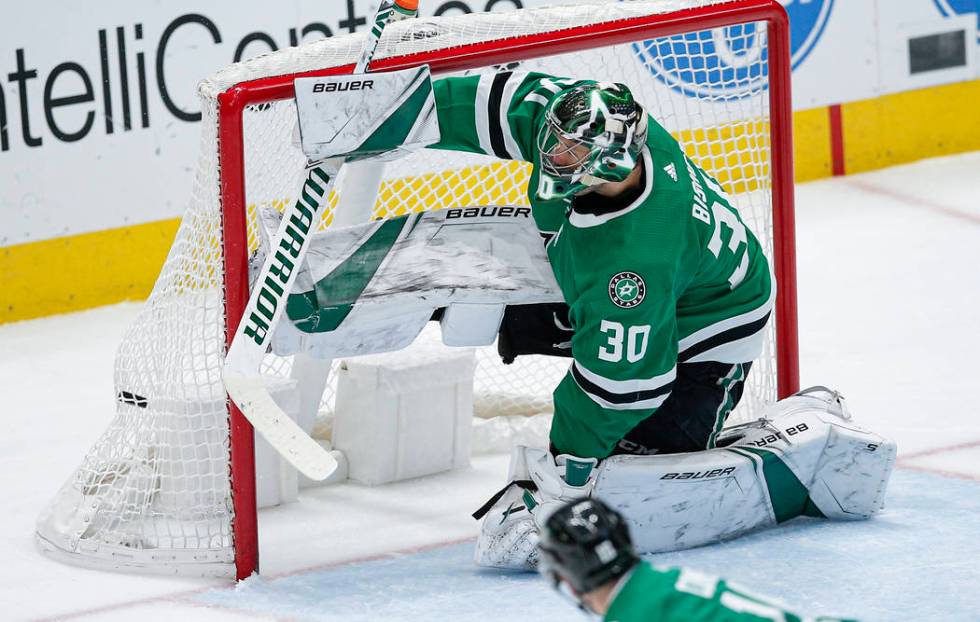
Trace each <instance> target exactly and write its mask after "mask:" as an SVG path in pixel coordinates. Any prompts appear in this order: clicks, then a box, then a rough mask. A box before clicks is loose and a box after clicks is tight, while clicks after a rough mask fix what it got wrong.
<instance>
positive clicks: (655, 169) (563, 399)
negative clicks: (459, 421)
mask: <svg viewBox="0 0 980 622" xmlns="http://www.w3.org/2000/svg"><path fill="white" fill-rule="evenodd" d="M580 83H581V82H578V81H572V80H565V79H560V78H555V77H552V76H547V75H544V74H537V73H527V72H519V71H514V72H510V71H507V72H499V73H487V74H480V75H473V76H467V77H462V78H447V79H443V80H437V81H436V82H435V84H434V89H435V98H436V107H437V113H438V117H439V129H440V132H441V136H442V137H441V140H440V142H439V143H437V144H436V145H434V148H438V149H450V150H458V151H468V152H474V153H483V154H488V155H494V156H497V157H499V158H505V159H512V160H523V161H526V162H530V163H531V164H533V165H534V170H533V172H532V175H531V180H530V183H529V185H528V197H529V199H530V202H531V206H532V214H533V217H534V220H535V223H536V224H537V227H538V229H539V231H540V233H541V235H542V236H543V238H544V239H545V241H546V245H547V252H548V257H549V259H550V261H551V265H552V268H553V270H554V273H555V277H556V279H557V281H558V284H559V286H560V287H561V290H562V294H563V296H564V298H565V301H566V302H567V303H568V305H569V318H570V320H571V322H572V327H573V329H574V331H575V333H574V337H573V339H572V356H573V359H574V360H573V362H572V365H571V367H570V369H569V372H568V374H567V375H566V377H565V378H564V380H562V382H561V383H560V385H559V386H558V388H557V389H556V390H555V393H554V408H555V418H554V423H553V424H552V432H551V440H552V442H553V443H554V445H555V446H556V448H558V449H559V450H560V451H562V452H566V453H570V454H574V455H576V456H582V457H597V458H603V457H606V456H608V455H609V454H610V453H611V451H612V449H613V447H614V445H615V444H616V442H617V441H618V440H619V439H621V438H622V437H623V436H624V435H625V434H626V433H627V432H628V431H629V430H631V429H632V428H633V427H634V426H635V425H636V424H637V423H639V422H640V421H641V420H643V419H645V418H647V417H649V416H650V415H651V414H652V413H654V412H655V410H656V409H657V408H658V407H659V406H660V405H661V404H662V403H663V402H664V400H665V399H666V398H667V396H668V395H669V394H670V391H671V386H672V384H673V381H674V378H675V375H676V366H677V365H678V364H682V363H687V362H705V361H715V362H720V363H745V362H749V361H752V360H753V359H755V358H756V357H757V356H758V355H759V354H760V352H761V349H762V343H763V337H764V333H765V327H766V323H767V321H768V318H769V314H770V310H771V308H772V303H773V299H774V296H775V286H774V283H773V280H772V279H771V277H770V269H769V264H768V262H767V260H766V257H765V255H764V254H763V251H762V248H761V247H760V244H759V242H758V241H757V240H756V238H755V236H754V235H753V234H752V232H751V231H749V229H748V228H747V227H746V226H745V223H744V222H743V221H742V219H741V217H740V216H739V214H738V212H737V211H736V209H735V208H734V206H733V204H732V202H731V200H730V199H729V198H728V196H727V195H726V193H725V191H724V190H723V189H722V188H721V186H720V185H719V184H718V182H716V181H715V180H714V179H712V178H711V177H710V176H709V175H707V174H706V173H705V172H704V171H702V170H701V169H700V168H698V167H697V166H696V165H695V164H694V163H693V162H692V161H691V160H690V159H689V158H687V157H686V156H685V155H684V152H683V150H682V149H681V148H680V146H679V145H678V143H677V141H676V140H674V138H673V137H672V136H671V135H670V134H669V133H668V132H667V131H666V130H664V129H663V128H662V127H661V126H660V125H659V124H657V123H656V122H655V120H653V119H650V123H649V131H648V137H647V141H646V147H645V148H644V149H643V151H642V157H641V159H642V166H643V169H644V175H643V184H642V188H641V190H640V191H639V192H638V193H637V194H636V196H635V198H633V199H632V200H631V201H630V202H629V203H628V204H626V205H618V206H617V207H616V209H615V210H614V211H610V210H608V209H601V206H600V209H597V207H596V200H595V199H596V198H597V197H596V195H589V200H588V201H585V200H583V199H582V198H576V199H572V200H568V199H558V200H551V201H541V200H538V199H537V198H536V196H535V189H536V188H537V187H538V179H539V168H540V163H541V154H540V152H539V150H538V148H537V144H536V140H535V137H536V136H537V133H538V129H539V126H540V125H541V124H542V123H543V120H544V110H545V107H546V105H547V104H548V102H549V100H550V99H551V98H552V97H554V96H555V95H556V94H557V93H559V92H561V91H562V90H563V89H567V88H570V87H573V86H575V85H576V84H580Z"/></svg>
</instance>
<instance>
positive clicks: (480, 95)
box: [473, 73, 496, 155]
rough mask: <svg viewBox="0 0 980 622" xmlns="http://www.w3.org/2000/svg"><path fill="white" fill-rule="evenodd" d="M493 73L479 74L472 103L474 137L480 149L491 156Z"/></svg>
mask: <svg viewBox="0 0 980 622" xmlns="http://www.w3.org/2000/svg"><path fill="white" fill-rule="evenodd" d="M494 75H496V74H494V73H482V74H480V81H479V82H478V83H477V86H476V101H475V102H473V110H474V112H475V119H474V122H475V123H476V135H477V138H478V139H479V140H480V149H482V150H483V153H486V154H487V155H493V144H492V143H491V142H490V113H489V106H490V87H491V86H492V85H493V77H494Z"/></svg>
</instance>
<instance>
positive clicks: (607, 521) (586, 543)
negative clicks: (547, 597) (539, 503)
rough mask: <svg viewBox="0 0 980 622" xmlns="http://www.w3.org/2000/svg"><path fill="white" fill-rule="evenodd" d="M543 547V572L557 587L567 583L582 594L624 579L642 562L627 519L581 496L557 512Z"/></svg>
mask: <svg viewBox="0 0 980 622" xmlns="http://www.w3.org/2000/svg"><path fill="white" fill-rule="evenodd" d="M538 548H539V550H540V552H541V563H540V565H539V571H540V572H541V574H543V575H544V576H545V577H547V578H549V579H551V581H552V582H553V586H554V587H555V588H556V589H558V588H560V587H561V584H562V583H563V582H564V583H567V584H568V586H569V587H571V588H572V590H573V592H574V595H575V596H576V597H578V596H579V595H581V594H585V593H587V592H591V591H592V590H594V589H596V588H598V587H601V586H602V585H605V584H606V583H608V582H610V581H614V580H616V579H618V578H620V577H622V576H623V575H624V574H626V573H627V572H629V571H630V570H631V569H632V568H633V567H634V566H635V565H636V564H638V563H639V561H640V558H639V557H638V556H637V554H636V551H635V550H634V549H633V542H632V541H631V540H630V534H629V528H628V527H627V526H626V523H625V521H624V520H623V517H622V516H621V515H620V514H619V513H618V512H616V511H615V510H613V509H612V508H610V507H609V506H607V505H606V504H604V503H603V502H602V501H599V500H598V499H576V500H574V501H571V502H570V503H567V504H565V505H564V506H562V507H561V508H559V509H558V510H557V511H555V513H554V514H552V515H551V516H550V517H549V518H548V520H547V521H545V525H544V529H542V530H541V539H540V541H539V543H538Z"/></svg>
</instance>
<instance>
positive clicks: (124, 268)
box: [0, 219, 180, 324]
mask: <svg viewBox="0 0 980 622" xmlns="http://www.w3.org/2000/svg"><path fill="white" fill-rule="evenodd" d="M179 222H180V220H179V219H171V220H163V221H159V222H152V223H148V224H143V225H135V226H131V227H123V228H120V229H110V230H108V231H98V232H96V233H85V234H81V235H73V236H68V237H63V238H55V239H53V240H44V241H41V242H31V243H27V244H18V245H15V246H7V247H3V248H0V324H2V323H4V322H14V321H17V320H26V319H29V318H35V317H41V316H45V315H54V314H56V313H65V312H67V311H77V310H80V309H88V308H91V307H97V306H100V305H106V304H112V303H115V302H121V301H123V300H141V299H144V298H146V297H147V296H148V295H149V293H150V289H151V288H152V287H153V282H154V280H156V275H157V273H159V272H160V267H161V266H162V265H163V260H164V259H165V258H166V256H167V251H168V250H169V249H170V245H171V244H172V243H173V240H174V234H175V233H176V232H177V225H178V224H179Z"/></svg>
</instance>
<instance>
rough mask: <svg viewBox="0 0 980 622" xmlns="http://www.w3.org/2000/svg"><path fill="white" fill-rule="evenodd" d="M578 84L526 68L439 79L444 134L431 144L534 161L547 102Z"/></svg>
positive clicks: (438, 101) (438, 105) (435, 84)
mask: <svg viewBox="0 0 980 622" xmlns="http://www.w3.org/2000/svg"><path fill="white" fill-rule="evenodd" d="M578 83H579V82H578V81H574V80H568V79H564V78H556V77H554V76H549V75H547V74H543V73H533V72H532V73H529V72H526V71H500V72H486V73H480V74H475V75H472V76H464V77H459V78H443V79H441V80H436V81H434V82H433V91H434V94H435V100H436V112H437V114H438V117H439V133H440V135H441V138H440V140H439V142H438V143H436V144H434V145H431V146H430V148H431V149H447V150H452V151H468V152H470V153H480V154H485V155H492V156H496V157H498V158H501V159H504V160H523V161H525V162H532V163H536V162H537V160H538V158H537V144H536V141H535V137H536V136H537V132H538V127H539V126H540V124H541V122H542V120H543V119H544V110H545V107H546V106H547V104H548V101H549V100H550V99H551V97H552V96H554V95H555V94H556V93H558V92H559V91H561V90H563V89H565V88H568V87H569V86H573V85H575V84H578Z"/></svg>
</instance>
